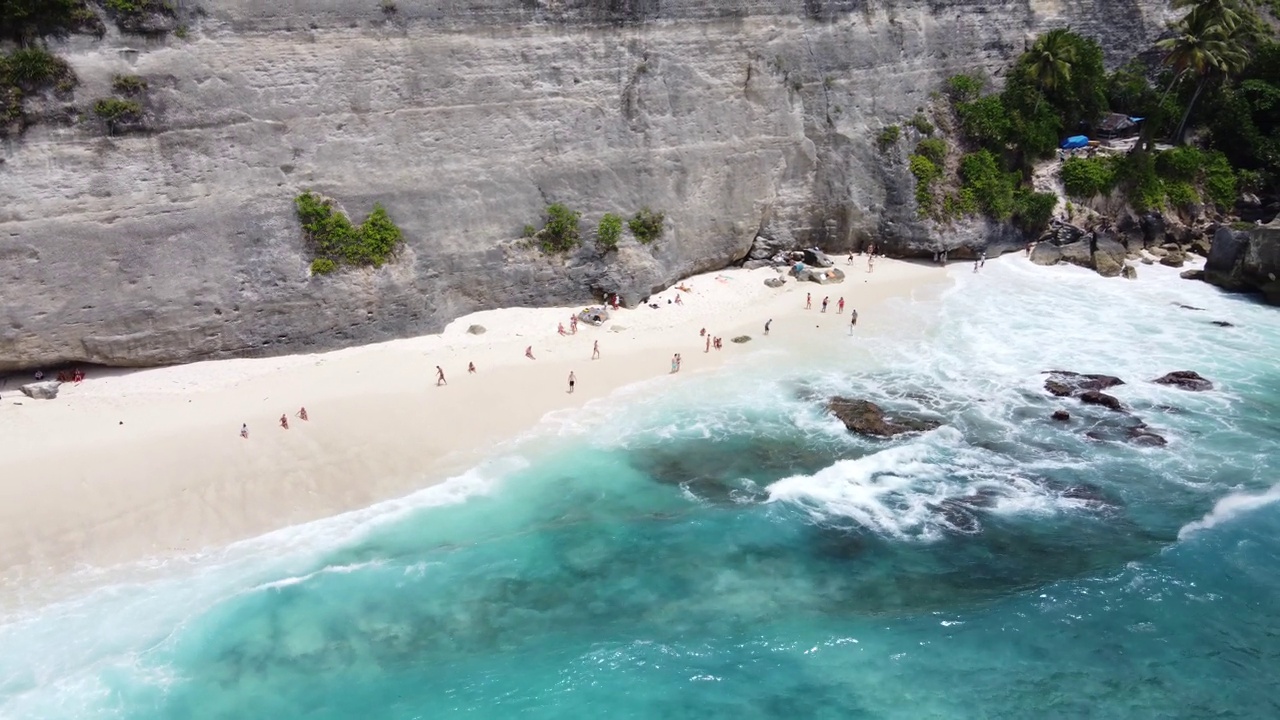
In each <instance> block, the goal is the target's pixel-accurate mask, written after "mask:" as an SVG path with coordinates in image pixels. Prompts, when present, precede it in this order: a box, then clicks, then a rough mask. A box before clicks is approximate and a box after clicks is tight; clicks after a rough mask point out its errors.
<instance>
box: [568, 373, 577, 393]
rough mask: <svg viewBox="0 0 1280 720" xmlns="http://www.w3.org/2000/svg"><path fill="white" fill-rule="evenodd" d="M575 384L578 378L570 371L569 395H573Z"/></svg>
mask: <svg viewBox="0 0 1280 720" xmlns="http://www.w3.org/2000/svg"><path fill="white" fill-rule="evenodd" d="M577 382H578V376H576V375H574V374H573V371H572V370H570V371H569V392H570V393H573V386H574V384H575V383H577Z"/></svg>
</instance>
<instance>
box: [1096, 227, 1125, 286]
mask: <svg viewBox="0 0 1280 720" xmlns="http://www.w3.org/2000/svg"><path fill="white" fill-rule="evenodd" d="M1127 254H1128V250H1126V249H1125V247H1124V245H1121V244H1120V242H1119V241H1117V240H1116V239H1115V238H1113V237H1112V236H1111V234H1110V233H1107V232H1101V231H1100V232H1098V233H1096V235H1095V240H1094V247H1093V269H1094V270H1095V271H1097V273H1098V274H1099V275H1101V276H1103V277H1116V276H1117V275H1119V274H1121V273H1122V272H1124V268H1125V264H1124V260H1125V256H1126V255H1127Z"/></svg>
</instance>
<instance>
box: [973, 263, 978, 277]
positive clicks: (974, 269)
mask: <svg viewBox="0 0 1280 720" xmlns="http://www.w3.org/2000/svg"><path fill="white" fill-rule="evenodd" d="M973 273H974V274H975V275H977V274H978V261H977V260H974V261H973Z"/></svg>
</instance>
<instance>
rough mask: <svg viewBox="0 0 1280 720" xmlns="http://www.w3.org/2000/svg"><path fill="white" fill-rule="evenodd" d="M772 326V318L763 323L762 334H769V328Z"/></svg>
mask: <svg viewBox="0 0 1280 720" xmlns="http://www.w3.org/2000/svg"><path fill="white" fill-rule="evenodd" d="M772 324H773V318H769V319H768V320H765V321H764V334H765V335H768V334H769V326H770V325H772Z"/></svg>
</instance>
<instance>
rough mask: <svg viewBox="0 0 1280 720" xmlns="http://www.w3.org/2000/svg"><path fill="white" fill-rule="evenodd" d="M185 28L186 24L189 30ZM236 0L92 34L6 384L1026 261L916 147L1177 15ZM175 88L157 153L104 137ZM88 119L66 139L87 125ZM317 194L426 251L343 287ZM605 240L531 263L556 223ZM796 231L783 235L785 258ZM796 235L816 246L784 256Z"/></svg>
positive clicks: (1, 322)
mask: <svg viewBox="0 0 1280 720" xmlns="http://www.w3.org/2000/svg"><path fill="white" fill-rule="evenodd" d="M179 5H181V4H179ZM396 5H397V9H396V11H395V12H394V13H389V12H384V10H383V9H382V7H381V4H380V3H379V2H376V1H374V0H297V1H295V2H288V3H280V2H276V1H274V0H235V1H234V2H227V1H217V2H206V3H201V4H200V12H199V13H198V14H197V15H196V18H195V20H194V21H193V22H192V25H191V27H190V28H184V31H183V32H182V33H181V35H183V37H177V36H175V35H174V34H169V35H168V36H163V37H159V36H156V37H145V38H144V37H139V36H122V35H120V34H119V33H118V30H117V29H116V28H114V27H109V28H108V34H107V36H106V38H105V39H104V40H101V41H98V40H96V39H93V38H89V37H77V38H73V39H71V40H69V41H67V42H62V43H57V44H56V47H57V49H58V50H59V52H60V53H61V54H63V55H64V56H65V57H66V58H67V59H68V60H69V61H70V63H71V64H72V66H73V67H74V69H75V72H76V74H77V75H78V77H79V78H80V80H81V83H82V84H81V86H80V87H79V88H78V89H76V90H75V92H74V95H73V96H72V97H71V98H70V99H69V100H67V101H65V102H63V103H62V105H63V106H64V107H62V109H61V110H60V111H59V113H58V115H57V116H58V118H61V120H59V121H58V123H54V122H46V123H43V124H39V125H36V126H33V127H31V128H29V129H28V130H27V132H26V133H25V134H24V135H23V136H22V137H20V138H17V139H15V140H11V141H9V142H7V143H6V144H5V145H4V146H3V148H2V150H0V152H2V153H3V160H4V170H3V182H0V224H2V225H3V232H0V289H2V290H0V292H3V297H4V302H3V303H0V371H5V370H13V369H18V368H24V367H34V366H53V365H61V364H68V363H75V362H93V363H101V364H106V365H126V366H137V365H154V364H162V363H173V362H184V361H191V360H198V359H208V358H218V357H230V356H251V355H265V354H276V353H282V352H301V351H313V350H318V349H325V348H332V347H337V346H343V345H349V344H354V343H360V342H370V341H377V340H383V339H388V338H392V337H400V336H405V335H413V334H421V333H426V332H435V331H439V330H440V329H442V328H443V327H444V325H445V324H446V323H448V322H449V321H450V320H452V319H454V318H457V317H459V316H461V315H464V314H466V313H469V312H473V311H477V310H484V309H488V308H494V307H500V306H510V305H548V304H563V305H571V304H579V303H586V302H590V301H591V300H592V299H593V298H600V297H602V296H604V295H605V294H612V293H617V294H618V295H619V296H620V297H621V299H622V301H623V302H625V303H635V302H638V301H639V299H640V298H643V297H645V296H647V295H649V294H651V293H652V292H653V291H655V290H656V289H660V288H663V287H666V286H669V285H670V284H671V283H673V282H674V281H675V280H676V279H677V278H680V277H683V276H686V275H689V274H691V273H696V272H701V271H706V270H712V269H717V268H720V267H724V266H726V265H728V264H731V263H733V262H735V261H738V260H740V259H742V258H744V256H746V255H747V254H748V252H749V251H750V249H751V248H752V244H753V241H755V240H756V238H757V237H759V236H764V235H765V234H766V233H769V234H771V237H772V239H773V240H774V241H776V242H778V243H781V244H783V245H785V246H786V247H791V248H794V247H797V246H814V245H817V246H820V247H823V248H825V249H827V250H828V251H833V252H843V251H844V250H847V249H851V248H856V247H860V246H863V245H865V244H866V243H867V242H869V241H872V240H874V241H875V242H876V243H877V245H878V247H879V249H880V250H881V251H883V252H885V253H887V254H889V255H901V256H913V257H929V256H930V255H931V254H932V252H933V251H934V250H935V249H939V248H944V249H954V250H955V252H954V253H953V254H952V257H954V258H957V259H963V258H965V257H966V254H967V253H971V254H976V253H977V252H978V251H979V250H981V249H984V248H985V249H988V251H989V252H991V255H992V256H994V255H995V254H996V250H998V249H999V248H1011V247H1020V246H1021V244H1022V238H1021V235H1020V233H1018V232H1017V230H1016V228H1013V227H1012V226H1010V225H1008V224H1007V223H993V222H990V221H987V220H977V219H974V220H966V221H964V222H960V223H956V224H955V225H954V226H952V227H946V228H943V227H938V226H935V225H932V224H931V223H928V222H926V221H922V220H921V219H920V218H919V216H918V212H917V209H916V207H915V203H914V200H913V192H914V179H913V178H912V176H911V174H910V171H909V170H908V168H907V165H906V157H905V156H906V154H907V152H908V151H909V150H910V147H909V145H908V142H907V141H910V140H915V139H918V138H915V137H913V136H912V134H913V133H915V131H914V130H910V129H909V130H907V131H906V132H907V134H908V138H907V139H906V141H903V142H900V143H899V144H900V145H901V147H894V148H890V149H888V150H887V151H886V150H882V149H881V148H880V147H878V145H877V143H876V136H877V133H878V131H879V130H880V129H881V128H883V127H884V126H886V125H889V124H895V123H897V124H901V123H902V122H903V121H904V120H905V119H907V118H910V117H911V116H912V115H913V114H914V113H915V112H916V108H917V107H919V106H921V105H923V104H925V103H926V102H927V97H928V94H929V92H931V91H932V90H934V89H938V88H940V87H941V86H942V83H943V81H944V80H945V78H947V77H948V76H950V75H953V74H955V73H957V72H962V71H969V70H980V71H983V72H984V73H985V74H986V75H987V76H989V77H999V75H1000V71H1003V70H1004V69H1005V68H1006V67H1007V66H1008V64H1009V63H1010V62H1011V60H1012V59H1013V58H1014V57H1016V55H1017V54H1018V53H1019V52H1021V51H1022V50H1023V49H1024V46H1025V42H1026V39H1027V38H1028V37H1030V36H1031V35H1034V34H1035V33H1037V32H1040V31H1043V30H1046V29H1049V28H1056V27H1065V26H1071V27H1072V28H1073V29H1075V30H1076V31H1078V32H1080V33H1082V34H1084V35H1086V36H1089V37H1092V38H1097V39H1098V40H1099V41H1100V42H1101V44H1102V45H1103V47H1104V49H1105V50H1106V51H1107V52H1108V53H1109V55H1108V57H1109V60H1110V61H1112V62H1115V61H1118V60H1119V59H1121V58H1122V57H1126V56H1127V55H1128V54H1130V53H1131V51H1132V48H1133V47H1135V46H1141V45H1146V44H1147V43H1149V41H1151V40H1152V39H1154V37H1155V36H1156V35H1157V34H1159V33H1160V32H1161V31H1162V29H1163V22H1164V19H1165V15H1166V5H1165V3H1164V2H1163V1H1161V2H1156V0H1118V1H1117V2H1111V3H1101V4H1098V3H1084V4H1080V3H1074V4H1073V3H1058V4H1048V5H1045V4H1043V3H1041V4H1035V3H1032V4H1026V3H1023V4H1016V3H1014V4H1002V5H990V4H983V3H953V2H945V1H944V2H927V3H926V2H923V1H922V0H906V1H905V2H897V3H893V4H890V5H883V4H879V5H877V4H871V5H868V4H867V3H863V2H854V1H853V0H831V1H826V0H824V1H821V2H818V1H812V2H810V1H808V0H806V2H798V1H796V0H670V1H666V0H664V2H661V3H659V2H655V1H653V0H644V1H641V2H615V1H613V0H564V1H563V2H554V3H551V2H540V1H539V2H535V1H532V0H530V1H526V0H458V1H457V2H449V3H425V2H423V3H419V2H400V3H397V4H396ZM125 74H127V75H138V76H140V77H141V78H143V79H145V80H146V81H147V83H148V85H147V90H146V93H145V97H144V98H143V99H142V103H143V105H144V106H145V116H146V122H145V128H144V129H142V130H140V131H139V132H131V133H128V134H123V135H116V136H114V137H113V136H108V135H107V134H106V132H105V129H104V128H103V127H102V124H101V123H100V122H99V121H98V120H97V119H96V118H94V117H93V115H92V113H91V112H89V111H87V110H86V109H87V108H89V107H91V106H92V104H93V101H94V99H95V98H99V97H106V96H109V95H111V93H112V90H111V82H112V77H113V76H115V75H125ZM67 107H69V108H70V111H69V112H68V111H66V108H67ZM306 190H314V191H316V192H319V193H323V194H324V195H326V196H329V197H333V198H336V199H337V200H338V201H339V202H340V203H341V204H342V205H344V206H345V207H346V209H347V210H349V211H350V212H351V213H352V214H353V215H355V216H356V217H358V218H359V217H363V216H364V215H365V214H366V213H367V212H368V211H369V210H370V208H372V206H373V204H374V203H382V204H383V205H385V206H386V209H387V211H388V213H389V215H390V217H391V218H392V219H393V220H394V221H395V222H396V223H397V224H398V225H399V226H400V227H401V228H402V230H403V231H404V236H405V246H404V248H403V250H402V251H401V252H400V254H399V256H398V257H397V258H396V259H395V260H394V261H393V262H391V263H389V264H387V265H385V266H383V267H382V268H379V269H367V270H347V271H342V272H338V273H334V274H331V275H326V276H312V275H311V274H310V273H309V272H308V266H309V263H310V260H311V257H310V255H309V253H308V249H307V247H306V245H305V242H304V239H303V237H302V233H301V231H300V229H299V227H298V223H297V220H296V218H295V217H294V215H293V206H292V202H293V198H294V197H295V196H297V195H298V194H299V193H301V192H303V191H306ZM552 202H561V203H565V204H566V205H568V206H570V207H572V208H574V209H577V210H580V211H582V212H583V213H584V215H583V231H584V236H585V237H584V239H586V240H587V242H584V243H583V245H582V246H581V247H579V248H578V249H576V250H575V251H573V252H571V253H570V254H569V255H567V256H564V257H560V256H556V257H546V256H543V255H542V254H540V253H539V252H538V251H537V250H534V249H531V248H528V247H526V246H525V244H524V243H522V242H521V241H520V240H519V239H518V238H519V236H520V234H521V229H522V227H523V226H524V225H526V224H538V222H539V216H540V213H541V212H542V210H543V209H544V208H545V207H546V205H547V204H549V203H552ZM646 205H647V206H649V207H651V208H653V209H654V210H656V211H660V212H663V213H665V215H666V220H667V223H666V233H665V235H664V236H663V237H662V238H661V239H660V240H658V241H657V242H656V243H654V244H652V245H640V244H638V243H636V242H635V241H634V240H633V239H631V238H630V236H629V234H628V235H624V238H623V240H622V242H621V245H620V246H619V248H618V250H617V252H610V253H601V252H599V251H598V250H597V249H596V247H595V244H594V243H593V242H590V240H591V237H590V235H591V233H590V228H593V227H594V226H595V224H596V223H597V222H598V221H599V219H600V216H601V215H602V214H603V213H605V212H619V213H623V214H630V213H632V212H635V211H636V210H638V209H640V208H641V207H643V206H646ZM783 228H785V231H784V230H782V229H783ZM788 238H789V239H788Z"/></svg>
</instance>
